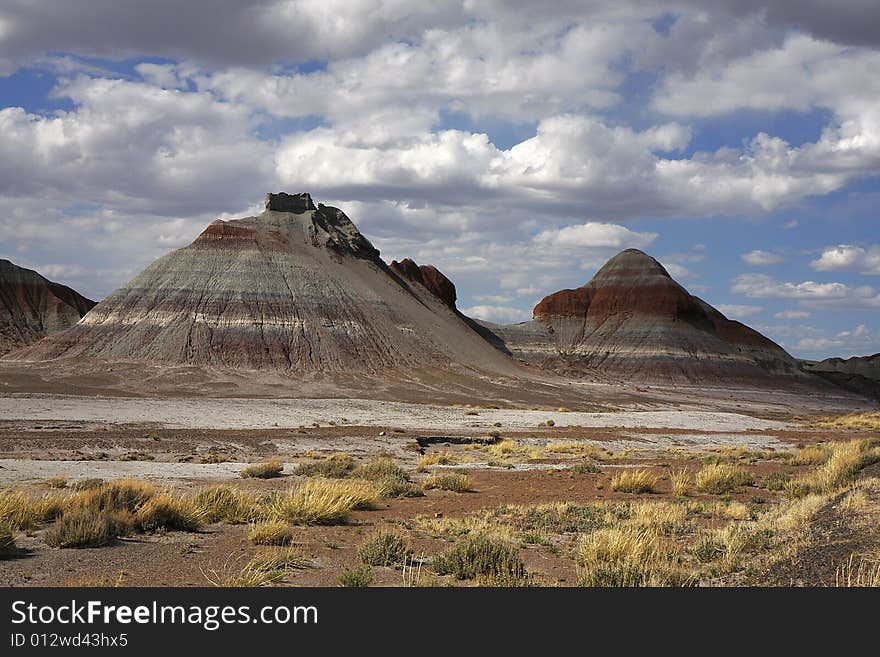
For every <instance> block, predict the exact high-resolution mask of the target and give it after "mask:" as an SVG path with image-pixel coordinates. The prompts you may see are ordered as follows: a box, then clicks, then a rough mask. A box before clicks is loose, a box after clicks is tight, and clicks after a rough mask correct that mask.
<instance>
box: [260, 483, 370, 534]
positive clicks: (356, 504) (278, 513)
mask: <svg viewBox="0 0 880 657" xmlns="http://www.w3.org/2000/svg"><path fill="white" fill-rule="evenodd" d="M381 495H382V486H381V485H380V484H377V483H376V482H372V481H366V480H364V479H308V480H306V481H305V482H303V483H302V484H300V485H298V486H294V487H293V488H290V489H288V490H287V491H285V492H283V493H281V494H280V495H278V496H276V497H275V498H274V499H272V500H271V501H270V506H269V516H270V517H271V518H275V519H283V520H287V521H288V522H292V523H294V524H306V525H328V524H337V523H342V522H345V520H346V519H347V518H348V515H349V514H350V513H351V512H352V511H354V510H355V509H363V508H367V507H370V506H372V505H373V504H375V503H376V502H378V501H379V498H380V497H381Z"/></svg>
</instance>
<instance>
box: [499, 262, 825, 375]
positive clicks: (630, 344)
mask: <svg viewBox="0 0 880 657" xmlns="http://www.w3.org/2000/svg"><path fill="white" fill-rule="evenodd" d="M486 326H487V327H488V328H489V329H490V330H492V331H493V333H495V334H496V335H497V336H498V337H499V338H500V339H501V340H502V341H503V342H504V345H505V346H506V347H507V348H508V349H509V350H510V351H511V353H512V354H513V355H514V356H516V357H518V358H521V359H523V360H526V361H529V362H533V363H536V364H539V365H541V366H542V367H544V368H545V369H551V370H555V371H558V372H560V373H564V374H567V375H575V376H589V375H591V374H598V373H604V374H608V375H611V376H615V377H620V378H625V379H630V380H635V381H673V382H674V381H679V382H716V383H724V382H731V381H737V382H766V380H767V379H768V378H772V377H779V376H784V377H791V378H801V379H805V378H809V377H805V376H804V374H803V373H802V372H801V371H800V369H799V368H798V365H797V361H795V359H794V358H792V357H791V356H789V354H788V353H786V352H785V350H784V349H782V347H780V346H779V345H777V344H776V343H775V342H773V341H772V340H770V339H768V338H766V337H764V336H763V335H761V334H760V333H758V332H757V331H755V330H753V329H751V328H749V327H748V326H745V325H744V324H741V323H740V322H736V321H733V320H729V319H727V318H726V317H725V316H724V315H723V314H722V313H720V312H719V311H718V310H716V309H715V308H713V307H712V306H710V305H709V304H707V303H706V302H704V301H702V300H701V299H699V298H697V297H695V296H693V295H691V294H689V293H688V292H687V290H685V289H684V288H683V287H682V286H681V285H679V284H678V283H677V282H675V281H674V280H673V279H672V277H671V276H670V275H669V273H668V272H667V271H666V269H664V267H663V266H662V265H661V264H660V263H659V262H657V261H656V260H655V259H654V258H652V257H650V256H648V255H647V254H645V253H643V252H642V251H639V250H637V249H627V250H625V251H622V252H620V253H619V254H617V255H616V256H614V257H613V258H611V259H610V260H609V261H608V262H607V263H606V264H605V265H604V266H603V267H602V268H601V269H600V270H599V271H598V272H597V273H596V275H595V276H594V277H593V278H592V279H591V280H590V281H589V282H588V283H587V284H585V285H584V286H583V287H579V288H576V289H569V290H560V291H558V292H555V293H553V294H550V295H549V296H547V297H545V298H544V299H542V300H541V301H540V302H539V303H538V304H537V305H536V306H535V309H534V311H533V319H532V320H531V321H529V322H524V323H521V324H514V325H494V324H486Z"/></svg>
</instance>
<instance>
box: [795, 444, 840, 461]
mask: <svg viewBox="0 0 880 657" xmlns="http://www.w3.org/2000/svg"><path fill="white" fill-rule="evenodd" d="M830 457H831V448H830V447H829V446H828V445H827V444H825V445H808V446H806V447H801V448H800V449H799V450H797V451H796V452H795V453H794V454H792V457H791V459H790V461H789V463H791V464H792V465H822V464H823V463H825V462H826V461H827V460H828V459H829V458H830Z"/></svg>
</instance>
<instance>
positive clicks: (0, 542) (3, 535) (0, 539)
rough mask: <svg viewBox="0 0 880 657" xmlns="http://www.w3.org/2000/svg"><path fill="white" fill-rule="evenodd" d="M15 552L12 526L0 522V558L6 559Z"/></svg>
mask: <svg viewBox="0 0 880 657" xmlns="http://www.w3.org/2000/svg"><path fill="white" fill-rule="evenodd" d="M14 552H15V534H14V533H13V531H12V527H10V526H9V525H6V524H2V523H0V559H6V558H7V557H9V556H10V555H11V554H12V553H14Z"/></svg>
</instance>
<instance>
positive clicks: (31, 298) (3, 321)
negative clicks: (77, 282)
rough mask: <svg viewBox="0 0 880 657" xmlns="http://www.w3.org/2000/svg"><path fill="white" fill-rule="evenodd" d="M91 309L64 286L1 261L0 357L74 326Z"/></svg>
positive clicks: (80, 297)
mask: <svg viewBox="0 0 880 657" xmlns="http://www.w3.org/2000/svg"><path fill="white" fill-rule="evenodd" d="M94 305H95V302H94V301H92V300H90V299H86V298H85V297H84V296H82V295H81V294H79V293H78V292H76V291H75V290H72V289H71V288H69V287H67V286H66V285H61V284H60V283H53V282H52V281H50V280H48V279H46V278H44V277H43V276H41V275H40V274H38V273H37V272H35V271H33V270H31V269H25V268H23V267H19V266H18V265H15V264H13V263H11V262H10V261H9V260H0V354H5V353H7V352H9V351H12V350H14V349H18V348H19V347H24V346H25V345H29V344H32V343H34V342H36V341H37V340H39V339H41V338H44V337H45V336H47V335H49V334H50V333H55V332H56V331H61V330H64V329H66V328H69V327H71V326H73V325H74V324H76V323H77V322H78V321H79V320H80V318H82V316H83V315H85V314H86V313H87V312H88V311H89V310H91V309H92V307H93V306H94Z"/></svg>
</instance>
